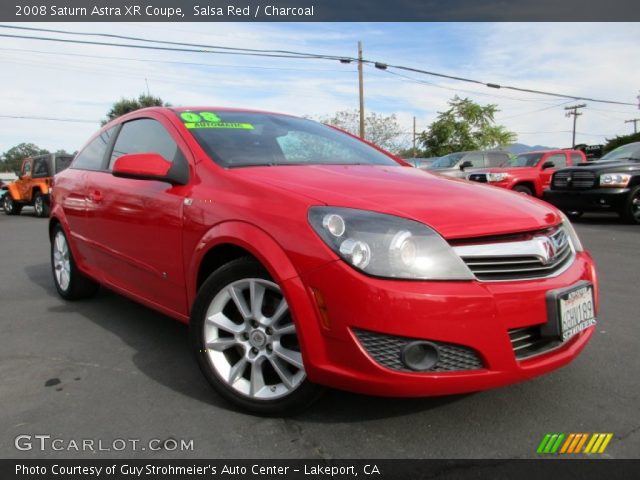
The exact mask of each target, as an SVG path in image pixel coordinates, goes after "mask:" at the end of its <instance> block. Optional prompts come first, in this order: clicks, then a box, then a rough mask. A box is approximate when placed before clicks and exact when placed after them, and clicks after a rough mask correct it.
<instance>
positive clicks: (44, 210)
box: [33, 192, 49, 218]
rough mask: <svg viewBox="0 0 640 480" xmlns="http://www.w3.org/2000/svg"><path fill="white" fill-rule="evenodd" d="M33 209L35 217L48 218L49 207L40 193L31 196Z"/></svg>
mask: <svg viewBox="0 0 640 480" xmlns="http://www.w3.org/2000/svg"><path fill="white" fill-rule="evenodd" d="M33 208H34V210H35V211H36V217H40V218H43V217H48V216H49V205H48V204H47V202H46V201H45V198H44V195H42V193H40V192H36V193H35V195H34V196H33Z"/></svg>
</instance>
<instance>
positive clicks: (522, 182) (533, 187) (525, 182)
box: [512, 180, 542, 197]
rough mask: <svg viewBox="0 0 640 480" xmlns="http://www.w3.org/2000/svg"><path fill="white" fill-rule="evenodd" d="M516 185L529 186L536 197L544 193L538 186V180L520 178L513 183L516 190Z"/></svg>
mask: <svg viewBox="0 0 640 480" xmlns="http://www.w3.org/2000/svg"><path fill="white" fill-rule="evenodd" d="M516 187H527V188H528V189H529V190H531V193H532V194H533V195H535V196H536V197H540V195H541V193H542V192H540V191H539V189H538V187H537V186H536V182H534V181H533V180H518V181H517V182H516V183H514V184H513V187H512V189H513V190H515V188H516Z"/></svg>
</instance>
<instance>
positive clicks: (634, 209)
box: [620, 185, 640, 225]
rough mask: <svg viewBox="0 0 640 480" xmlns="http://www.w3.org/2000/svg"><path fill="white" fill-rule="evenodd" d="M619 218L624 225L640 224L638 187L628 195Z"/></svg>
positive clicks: (639, 193) (639, 191)
mask: <svg viewBox="0 0 640 480" xmlns="http://www.w3.org/2000/svg"><path fill="white" fill-rule="evenodd" d="M620 216H621V217H622V219H623V220H624V221H625V222H626V223H631V224H632V225H639V224H640V185H639V186H637V187H635V188H634V189H633V190H631V192H630V193H629V197H628V198H627V201H626V203H625V206H624V209H623V210H622V212H621V213H620Z"/></svg>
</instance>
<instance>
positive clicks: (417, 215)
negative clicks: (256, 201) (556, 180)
mask: <svg viewBox="0 0 640 480" xmlns="http://www.w3.org/2000/svg"><path fill="white" fill-rule="evenodd" d="M229 172H230V173H231V174H232V175H234V176H235V175H237V176H239V177H241V178H242V179H244V180H249V181H252V183H255V184H269V185H271V186H272V187H276V188H278V189H285V190H288V191H290V192H294V193H297V194H298V195H302V196H306V197H307V198H309V199H311V200H313V202H311V203H317V204H325V205H333V206H340V207H349V208H358V209H363V210H372V211H376V212H381V213H388V214H392V215H397V216H401V217H405V218H410V219H412V220H416V221H419V222H422V223H424V224H426V225H429V226H431V227H432V228H434V229H435V230H436V231H438V232H439V233H440V234H441V235H442V236H443V237H445V238H448V239H454V238H465V237H466V238H469V237H479V236H486V235H500V234H506V233H515V232H524V231H531V230H537V229H541V228H546V227H549V226H552V225H556V224H558V223H560V221H561V217H560V216H559V214H558V212H557V210H555V209H554V208H553V207H551V206H549V205H548V204H546V203H544V202H541V201H539V200H536V199H532V198H531V197H527V196H524V195H520V194H517V193H513V192H511V191H508V190H505V189H500V188H494V187H490V186H485V185H480V184H477V183H472V182H467V181H465V180H456V179H452V178H442V177H439V176H436V175H432V174H430V173H427V172H424V171H421V170H418V169H415V168H410V167H400V166H398V167H393V166H391V167H387V166H372V165H313V166H271V167H244V168H236V169H233V170H230V171H229Z"/></svg>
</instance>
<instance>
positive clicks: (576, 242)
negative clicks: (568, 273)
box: [560, 212, 584, 252]
mask: <svg viewBox="0 0 640 480" xmlns="http://www.w3.org/2000/svg"><path fill="white" fill-rule="evenodd" d="M560 216H561V217H562V227H563V228H564V230H565V232H567V235H569V239H570V240H571V243H572V244H573V249H574V250H575V251H576V252H584V247H583V246H582V242H581V241H580V238H579V237H578V234H577V233H576V231H575V229H574V228H573V225H571V221H570V220H569V217H567V216H566V215H565V214H564V213H562V212H560Z"/></svg>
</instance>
